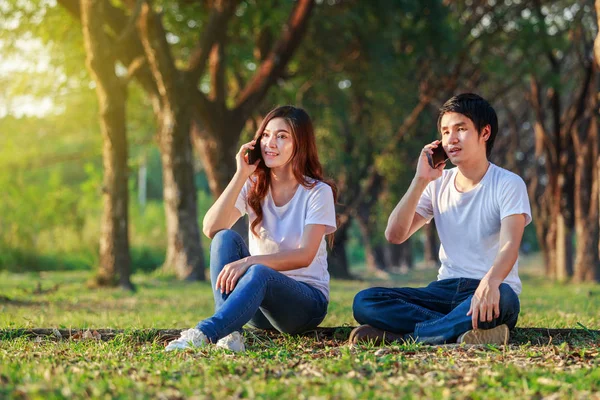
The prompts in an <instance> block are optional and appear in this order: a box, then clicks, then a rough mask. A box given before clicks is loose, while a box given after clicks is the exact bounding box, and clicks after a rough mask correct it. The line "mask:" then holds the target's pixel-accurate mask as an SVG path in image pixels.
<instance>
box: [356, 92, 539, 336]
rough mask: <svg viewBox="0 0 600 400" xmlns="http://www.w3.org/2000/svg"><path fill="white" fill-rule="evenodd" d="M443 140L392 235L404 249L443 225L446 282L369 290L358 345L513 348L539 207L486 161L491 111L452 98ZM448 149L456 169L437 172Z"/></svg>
mask: <svg viewBox="0 0 600 400" xmlns="http://www.w3.org/2000/svg"><path fill="white" fill-rule="evenodd" d="M438 129H439V131H440V133H441V141H440V140H436V141H434V142H432V143H431V144H428V145H426V146H425V147H424V148H423V150H422V152H421V154H420V156H419V161H418V164H417V171H416V174H415V177H414V179H413V181H412V183H411V185H410V187H409V188H408V191H407V192H406V194H405V195H404V197H403V198H402V200H401V201H400V203H398V205H397V206H396V208H395V209H394V211H393V212H392V214H391V215H390V217H389V220H388V224H387V228H386V231H385V236H386V239H387V240H388V241H390V242H391V243H402V242H404V241H406V240H407V239H408V238H409V237H410V236H412V235H413V234H414V233H415V232H416V231H417V230H419V228H421V227H422V226H423V225H424V224H426V223H429V222H430V221H431V219H432V218H435V222H436V228H437V231H438V235H439V237H440V241H441V247H440V252H439V257H440V262H441V267H440V269H439V271H438V280H437V281H436V282H432V283H431V284H429V286H427V287H425V288H370V289H367V290H363V291H361V292H360V293H358V294H357V295H356V297H355V298H354V305H353V311H354V318H356V320H357V321H358V322H359V323H360V324H364V325H361V326H359V327H358V328H356V329H354V330H353V331H352V333H351V334H350V342H351V343H356V342H359V341H368V340H373V341H375V342H383V341H394V340H416V341H419V342H423V343H429V344H441V343H451V342H457V341H458V342H459V343H496V344H502V343H506V342H507V341H508V333H509V329H512V328H514V326H515V325H516V323H517V318H518V315H519V310H520V304H519V298H518V295H519V294H520V292H521V281H520V280H519V275H518V255H519V245H520V243H521V238H522V236H523V230H524V228H525V226H526V225H527V224H528V223H530V222H531V209H530V206H529V200H528V198H527V189H526V187H525V183H524V182H523V180H522V179H521V178H520V177H519V176H518V175H515V174H513V173H512V172H509V171H507V170H505V169H502V168H500V167H498V166H496V165H494V164H492V163H490V162H489V161H488V157H489V155H490V153H491V151H492V148H493V145H494V139H495V137H496V133H497V131H498V118H497V116H496V112H495V111H494V109H493V108H492V107H491V105H490V104H489V103H488V102H487V101H486V100H484V99H483V98H481V97H480V96H478V95H475V94H471V93H466V94H461V95H458V96H454V97H453V98H451V99H450V100H448V101H447V102H446V103H445V104H444V105H443V107H442V108H441V109H440V114H439V117H438ZM438 146H443V148H444V150H445V151H446V153H447V156H448V158H449V159H450V161H451V162H452V163H453V164H454V165H456V168H453V169H449V170H444V166H445V163H440V165H437V166H435V168H432V167H431V166H430V164H429V163H428V160H427V159H428V155H430V156H432V155H433V153H434V149H435V148H437V147H438Z"/></svg>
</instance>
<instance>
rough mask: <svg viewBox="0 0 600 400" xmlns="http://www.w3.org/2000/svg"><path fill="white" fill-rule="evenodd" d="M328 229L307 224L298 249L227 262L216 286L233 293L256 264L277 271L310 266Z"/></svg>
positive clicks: (225, 291) (324, 226) (222, 290)
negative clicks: (249, 269) (245, 274)
mask: <svg viewBox="0 0 600 400" xmlns="http://www.w3.org/2000/svg"><path fill="white" fill-rule="evenodd" d="M326 229H327V226H326V225H316V224H309V225H306V226H305V228H304V233H303V234H302V239H301V241H300V245H299V247H298V248H297V249H293V250H284V251H280V252H278V253H275V254H266V255H261V256H249V257H246V258H243V259H241V260H238V261H234V262H232V263H230V264H227V265H226V266H225V267H224V268H223V269H222V270H221V273H220V274H219V276H218V277H217V283H216V288H217V289H220V290H221V292H223V293H226V294H228V293H231V291H233V288H234V287H235V285H236V284H237V281H238V279H240V277H241V276H242V275H244V273H245V272H246V271H247V270H248V268H249V267H250V266H251V265H254V264H262V265H265V266H267V267H269V268H272V269H274V270H276V271H289V270H293V269H299V268H305V267H308V266H309V265H310V263H311V262H312V261H313V260H314V258H315V256H316V255H317V251H319V246H320V245H321V240H322V239H323V236H324V235H325V230H326Z"/></svg>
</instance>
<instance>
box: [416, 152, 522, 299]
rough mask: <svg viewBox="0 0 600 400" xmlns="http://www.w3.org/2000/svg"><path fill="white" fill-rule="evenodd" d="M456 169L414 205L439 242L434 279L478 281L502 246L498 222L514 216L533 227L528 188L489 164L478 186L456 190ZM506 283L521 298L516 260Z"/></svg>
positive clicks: (514, 176) (442, 177) (445, 172)
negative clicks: (432, 221) (522, 218)
mask: <svg viewBox="0 0 600 400" xmlns="http://www.w3.org/2000/svg"><path fill="white" fill-rule="evenodd" d="M457 173H458V168H452V169H449V170H444V173H443V174H442V176H441V177H440V178H438V179H436V180H435V181H433V182H430V183H429V185H427V188H426V189H425V191H424V192H423V195H421V199H420V200H419V204H418V205H417V213H419V214H420V215H421V216H423V217H424V218H426V219H427V222H429V221H431V218H434V219H435V226H436V228H437V231H438V235H439V237H440V242H441V246H440V263H441V267H440V269H439V271H438V280H441V279H449V278H473V279H482V278H483V277H484V276H485V274H486V273H487V272H488V271H489V270H490V268H491V267H492V265H493V264H494V260H495V259H496V255H497V254H498V250H499V247H500V223H501V221H502V219H504V218H506V217H508V216H510V215H515V214H523V215H524V216H525V225H527V224H529V223H530V222H531V207H530V205H529V198H528V197H527V187H526V186H525V182H523V179H521V177H520V176H518V175H516V174H514V173H512V172H510V171H507V170H505V169H503V168H500V167H498V166H496V165H494V164H492V163H490V166H489V168H488V170H487V172H486V174H485V175H484V177H483V178H482V179H481V181H480V182H479V184H478V185H477V186H475V187H474V188H473V189H471V190H469V191H468V192H464V193H463V192H459V191H458V190H457V189H456V186H455V183H454V181H455V179H456V175H457ZM504 283H507V284H508V285H510V287H511V288H512V289H513V290H514V291H515V293H516V294H517V295H518V294H520V293H521V280H520V279H519V260H518V259H517V261H516V262H515V265H514V266H513V268H512V269H511V271H510V272H509V274H508V275H507V277H506V279H505V280H504Z"/></svg>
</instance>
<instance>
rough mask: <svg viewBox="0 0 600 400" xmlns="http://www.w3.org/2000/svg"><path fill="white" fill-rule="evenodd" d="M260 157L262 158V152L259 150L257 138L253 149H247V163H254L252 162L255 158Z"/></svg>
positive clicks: (259, 158)
mask: <svg viewBox="0 0 600 400" xmlns="http://www.w3.org/2000/svg"><path fill="white" fill-rule="evenodd" d="M261 159H262V153H261V152H260V143H259V142H258V140H257V141H256V144H255V145H254V149H253V150H248V164H252V165H254V163H255V162H256V161H257V160H261Z"/></svg>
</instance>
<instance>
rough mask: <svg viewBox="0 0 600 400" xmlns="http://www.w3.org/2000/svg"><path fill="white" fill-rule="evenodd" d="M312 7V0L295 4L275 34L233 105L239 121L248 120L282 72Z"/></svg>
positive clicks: (302, 33)
mask: <svg viewBox="0 0 600 400" xmlns="http://www.w3.org/2000/svg"><path fill="white" fill-rule="evenodd" d="M313 5H314V1H313V0H298V2H297V3H296V5H295V7H294V9H293V10H292V13H291V14H290V18H289V20H288V22H287V23H286V25H284V27H283V29H282V31H281V33H280V35H279V37H280V39H279V40H278V41H277V43H275V46H274V48H273V50H272V51H271V52H270V53H269V55H268V56H267V58H266V59H265V61H264V62H262V63H261V65H260V67H259V68H258V70H257V71H256V73H255V74H254V76H253V77H252V79H251V80H250V82H248V84H247V85H246V87H245V88H244V90H243V91H242V93H241V94H240V96H239V98H238V100H237V102H236V106H235V111H234V112H235V113H236V114H239V116H240V118H242V119H244V120H245V119H246V118H248V116H249V115H250V114H251V112H252V110H253V109H254V108H255V106H256V104H257V103H258V102H260V101H261V100H262V99H263V97H264V96H265V95H266V93H267V91H268V89H269V87H270V86H271V85H272V84H273V82H275V80H276V79H277V77H279V76H280V75H281V74H282V73H283V70H284V69H285V67H286V65H287V63H288V62H289V60H290V59H291V57H292V55H293V54H294V51H295V50H296V48H297V47H298V45H299V44H300V41H301V39H302V36H303V35H304V32H305V31H306V26H307V23H308V19H309V17H310V14H311V11H312V9H313Z"/></svg>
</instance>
